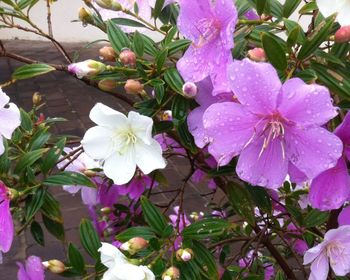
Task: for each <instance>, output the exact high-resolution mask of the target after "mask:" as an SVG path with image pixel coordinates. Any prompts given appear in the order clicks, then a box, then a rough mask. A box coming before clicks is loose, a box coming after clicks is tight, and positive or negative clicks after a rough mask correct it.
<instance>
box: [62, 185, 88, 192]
mask: <svg viewBox="0 0 350 280" xmlns="http://www.w3.org/2000/svg"><path fill="white" fill-rule="evenodd" d="M82 187H83V186H67V185H65V186H62V188H63V190H65V191H66V192H69V193H70V194H76V193H77V192H78V191H80V190H81V188H82Z"/></svg>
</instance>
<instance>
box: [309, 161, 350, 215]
mask: <svg viewBox="0 0 350 280" xmlns="http://www.w3.org/2000/svg"><path fill="white" fill-rule="evenodd" d="M349 195H350V177H349V174H348V168H347V166H346V163H345V160H344V159H343V158H340V159H339V160H338V163H337V165H336V166H335V167H333V168H331V169H328V170H326V171H324V172H322V173H321V174H320V175H318V176H317V177H316V178H315V179H313V180H312V183H311V188H310V193H309V200H310V203H311V205H312V207H313V208H317V209H319V210H321V211H327V210H332V209H338V208H339V207H341V206H342V205H343V204H344V202H345V201H346V200H347V199H348V198H349Z"/></svg>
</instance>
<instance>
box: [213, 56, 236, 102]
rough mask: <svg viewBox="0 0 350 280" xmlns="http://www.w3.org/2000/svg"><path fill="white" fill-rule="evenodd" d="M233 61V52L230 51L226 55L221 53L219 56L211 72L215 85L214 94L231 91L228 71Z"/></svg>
mask: <svg viewBox="0 0 350 280" xmlns="http://www.w3.org/2000/svg"><path fill="white" fill-rule="evenodd" d="M231 63H233V59H232V55H231V52H228V53H227V55H226V56H224V55H221V56H219V58H216V63H215V64H214V65H213V68H212V70H211V73H210V78H211V80H212V83H213V86H214V90H213V95H214V96H216V95H219V94H222V93H229V92H231V89H230V82H229V79H228V71H227V66H228V65H230V64H231Z"/></svg>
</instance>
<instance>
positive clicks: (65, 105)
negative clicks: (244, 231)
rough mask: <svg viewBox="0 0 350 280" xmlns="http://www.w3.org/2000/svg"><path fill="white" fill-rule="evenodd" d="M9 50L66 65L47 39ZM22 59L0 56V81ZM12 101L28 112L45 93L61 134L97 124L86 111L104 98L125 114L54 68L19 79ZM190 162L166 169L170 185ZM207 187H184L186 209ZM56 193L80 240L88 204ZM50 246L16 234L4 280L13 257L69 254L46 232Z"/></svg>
mask: <svg viewBox="0 0 350 280" xmlns="http://www.w3.org/2000/svg"><path fill="white" fill-rule="evenodd" d="M5 46H6V48H8V50H9V51H11V52H16V53H18V54H21V55H23V56H27V57H31V58H34V59H37V60H40V61H44V62H51V63H62V59H61V57H60V55H59V54H58V53H57V51H56V50H55V49H54V48H53V47H51V45H50V44H49V43H43V42H31V41H9V42H5ZM80 46H81V45H74V44H70V45H66V47H67V49H68V51H69V53H73V51H75V50H78V49H79V47H80ZM85 58H95V59H97V49H96V48H92V49H88V50H84V52H83V54H82V56H81V59H85ZM20 65H21V63H19V62H17V61H14V60H10V59H7V58H3V57H0V84H1V83H4V82H5V81H8V80H9V79H10V76H11V72H12V71H13V70H14V69H15V68H16V67H18V66H20ZM5 91H6V93H7V94H8V95H9V96H10V97H11V100H12V101H13V102H15V103H17V104H18V105H19V106H21V107H23V108H25V109H27V110H29V109H30V107H31V98H32V94H33V93H34V92H36V91H38V92H40V94H41V95H42V96H43V97H44V100H45V102H46V107H45V109H44V113H45V115H47V116H51V117H58V116H59V117H64V118H66V119H68V120H69V121H68V122H65V123H62V124H60V125H58V126H56V128H55V130H56V132H59V133H65V134H73V135H78V136H82V135H83V133H84V131H85V130H86V129H87V128H89V127H91V126H92V125H93V124H92V122H91V121H90V120H89V117H88V114H89V111H90V110H91V108H92V107H93V105H94V104H95V103H96V102H102V103H105V104H108V105H109V106H111V107H113V108H115V109H117V110H119V111H123V112H125V111H126V110H127V106H126V105H125V104H122V103H120V101H118V100H117V99H116V98H114V97H112V96H108V95H106V94H103V93H101V92H100V91H99V90H97V89H95V88H92V87H89V86H87V85H85V84H84V83H82V82H81V81H79V80H77V79H75V78H74V77H71V76H69V75H67V74H65V73H61V72H54V73H50V74H48V75H46V76H43V77H38V78H35V79H30V80H25V81H19V82H17V83H16V84H15V85H12V86H10V87H8V88H6V89H5ZM187 169H188V166H187V165H186V162H182V161H181V160H177V162H176V165H175V164H174V163H173V162H170V163H169V165H168V168H167V171H166V173H167V176H168V178H170V181H171V183H172V184H171V186H170V187H169V188H175V187H178V186H179V184H180V179H181V178H182V177H184V174H186V173H187V172H188V171H187ZM207 191H208V189H207V188H203V189H201V190H199V189H196V187H195V186H193V185H190V186H189V187H188V188H187V189H186V196H185V200H186V201H187V202H190V203H187V205H188V206H189V209H187V210H188V212H190V211H193V210H198V209H201V208H203V206H204V204H205V201H204V200H203V199H201V198H200V196H199V195H198V193H199V192H202V193H205V192H207ZM55 197H56V198H57V199H58V200H59V201H60V202H61V203H62V206H63V207H62V210H63V215H64V219H65V228H66V230H67V241H68V242H74V243H75V244H79V237H78V234H77V226H78V225H79V222H80V219H81V218H82V217H86V216H87V211H86V209H85V207H84V206H83V205H82V204H81V202H80V197H79V196H76V197H73V196H71V195H69V194H68V193H65V192H63V191H61V190H56V192H55ZM155 199H156V200H157V201H158V202H162V203H165V202H166V201H168V200H169V199H171V195H169V196H168V197H166V196H164V195H161V196H157V197H156V198H155ZM45 237H46V247H45V248H43V247H40V246H39V245H37V244H35V242H34V241H33V240H32V238H31V237H30V234H23V235H21V236H19V237H17V238H16V241H15V243H14V246H13V248H12V250H11V252H10V253H8V254H6V255H5V257H4V264H3V265H0V280H12V279H16V277H15V275H16V271H17V267H16V265H15V261H17V260H23V259H25V257H26V256H29V255H32V254H34V255H39V256H41V257H42V258H43V259H54V258H58V259H64V256H65V252H64V249H63V246H62V244H61V243H60V242H58V241H56V240H55V239H54V238H52V237H51V236H50V235H49V234H45ZM48 279H62V278H60V277H58V276H52V275H50V276H49V277H48Z"/></svg>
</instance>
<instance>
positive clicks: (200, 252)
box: [192, 241, 219, 280]
mask: <svg viewBox="0 0 350 280" xmlns="http://www.w3.org/2000/svg"><path fill="white" fill-rule="evenodd" d="M192 249H193V252H194V255H195V257H194V261H195V262H197V263H198V265H199V267H200V268H202V270H203V271H202V274H204V275H205V276H206V277H208V279H210V280H218V279H219V273H218V271H217V265H216V262H215V259H214V256H213V254H212V253H211V252H210V251H209V250H208V249H207V248H206V247H205V246H204V245H203V244H201V243H200V242H198V241H193V247H192Z"/></svg>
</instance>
